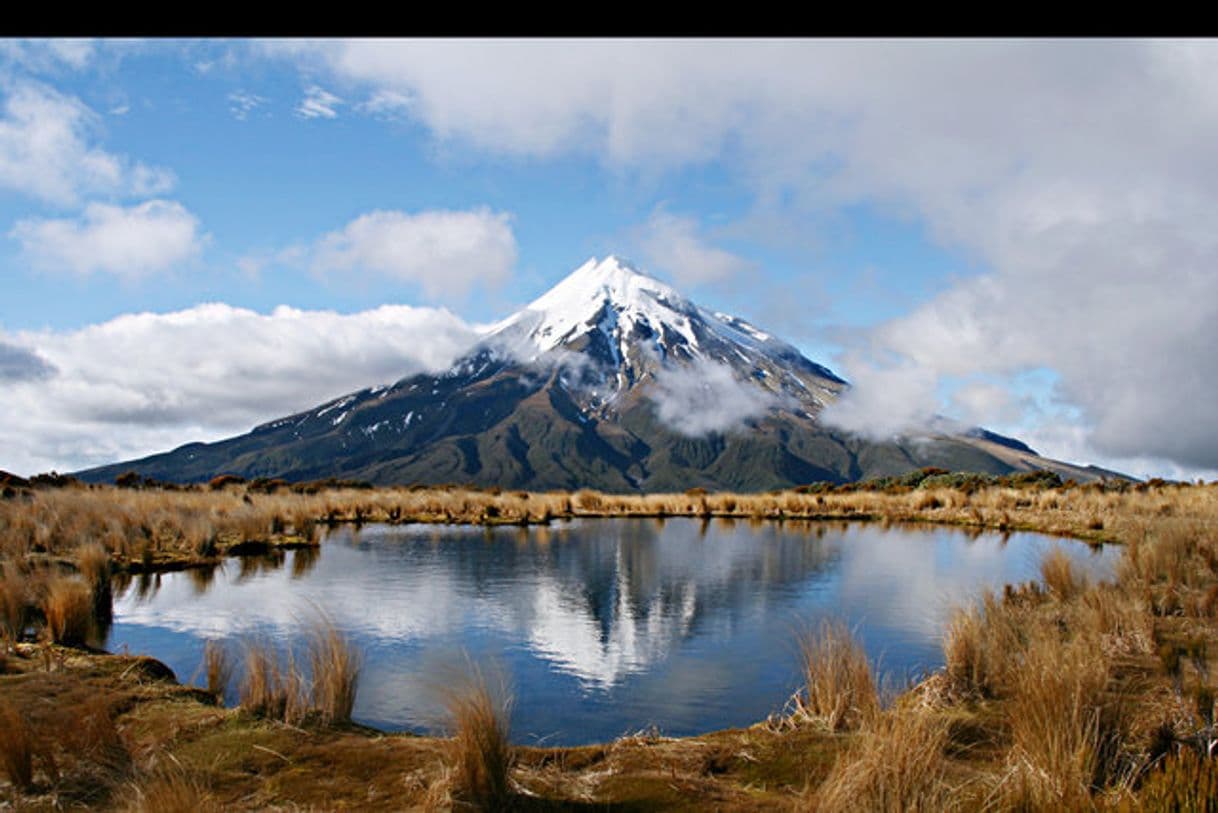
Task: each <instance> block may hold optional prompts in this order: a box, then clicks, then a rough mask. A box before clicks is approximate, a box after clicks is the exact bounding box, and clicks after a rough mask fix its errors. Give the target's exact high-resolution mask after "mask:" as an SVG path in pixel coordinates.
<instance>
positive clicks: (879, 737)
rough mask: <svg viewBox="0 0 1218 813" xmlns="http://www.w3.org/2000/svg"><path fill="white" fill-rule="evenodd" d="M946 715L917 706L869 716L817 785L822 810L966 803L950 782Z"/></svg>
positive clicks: (933, 808) (930, 809)
mask: <svg viewBox="0 0 1218 813" xmlns="http://www.w3.org/2000/svg"><path fill="white" fill-rule="evenodd" d="M947 743H948V724H947V721H946V719H945V718H943V717H941V716H938V715H936V714H934V713H933V712H929V711H924V710H919V709H903V710H892V711H888V712H884V713H883V714H877V715H874V716H872V717H871V718H870V719H869V720H868V721H867V723H866V724H865V725H864V726H863V728H862V730H861V731H860V732H859V733H858V734H857V735H856V739H855V740H854V742H853V743H852V744H851V745H850V747H849V748H848V749H847V750H846V752H845V753H844V754H843V755H842V756H841V757H840V758H839V759H838V761H837V763H836V764H835V765H834V767H833V770H832V771H831V772H830V774H829V776H828V777H827V778H826V779H825V781H824V783H823V784H822V785H821V786H820V788H819V789H818V790H817V792H816V795H815V799H814V809H816V810H821V811H829V812H833V811H856V810H874V811H892V813H903V812H904V811H911V812H916V811H926V812H927V813H934V812H937V811H946V810H957V809H964V807H965V806H964V804H963V803H962V801H961V800H960V799H959V797H958V796H957V795H956V793H955V788H953V787H952V785H951V784H950V783H949V782H948V770H947V760H946V758H945V757H944V748H945V747H946V746H947Z"/></svg>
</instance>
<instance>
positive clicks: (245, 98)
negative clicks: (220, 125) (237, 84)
mask: <svg viewBox="0 0 1218 813" xmlns="http://www.w3.org/2000/svg"><path fill="white" fill-rule="evenodd" d="M264 104H266V99H265V98H264V97H262V96H259V95H258V94H257V93H250V92H249V91H245V90H235V91H233V92H232V93H230V94H228V112H229V113H231V114H232V116H233V118H235V119H236V120H237V121H245V120H246V119H247V118H249V115H250V113H253V112H254V111H255V110H257V109H258V108H259V107H262V106H263V105H264Z"/></svg>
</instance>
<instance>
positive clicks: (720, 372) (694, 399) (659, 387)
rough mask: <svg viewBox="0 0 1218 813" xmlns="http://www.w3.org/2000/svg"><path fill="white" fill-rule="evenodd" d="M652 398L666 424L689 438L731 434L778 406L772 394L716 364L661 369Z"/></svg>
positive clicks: (703, 363) (722, 365)
mask: <svg viewBox="0 0 1218 813" xmlns="http://www.w3.org/2000/svg"><path fill="white" fill-rule="evenodd" d="M649 397H650V398H651V399H652V400H653V401H654V402H655V405H656V416H657V417H658V418H659V419H660V420H661V421H662V422H663V423H665V424H667V425H668V427H669V428H671V429H673V430H675V431H677V432H680V433H681V434H683V435H688V436H690V437H700V436H702V435H706V434H709V433H711V432H730V431H731V430H733V429H738V428H740V427H741V426H743V425H744V422H745V421H747V420H748V419H750V418H756V417H759V416H761V415H764V414H765V413H766V412H767V411H769V410H770V409H771V408H773V407H775V406H778V404H779V401H778V399H777V397H776V396H775V395H774V394H773V393H771V392H769V391H768V390H764V389H762V388H761V387H758V386H754V385H752V384H750V383H748V382H746V381H740V380H739V379H737V378H736V375H735V373H733V372H732V368H731V366H730V365H727V364H721V363H719V362H715V361H702V362H699V363H697V364H691V365H688V366H682V367H670V368H666V369H664V370H662V371H661V372H660V373H658V374H657V376H656V383H655V389H654V390H652V391H651V393H649Z"/></svg>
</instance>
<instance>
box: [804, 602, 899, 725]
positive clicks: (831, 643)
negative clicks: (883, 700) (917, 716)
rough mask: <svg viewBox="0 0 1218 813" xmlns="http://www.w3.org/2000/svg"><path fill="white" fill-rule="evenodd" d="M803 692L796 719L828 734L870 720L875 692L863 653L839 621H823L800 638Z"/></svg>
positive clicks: (876, 697)
mask: <svg viewBox="0 0 1218 813" xmlns="http://www.w3.org/2000/svg"><path fill="white" fill-rule="evenodd" d="M799 648H800V655H801V657H802V661H803V675H804V690H803V692H802V693H801V694H800V695H798V696H797V701H796V702H797V712H796V716H797V717H801V718H804V719H808V720H813V721H815V722H817V723H818V724H821V725H823V726H825V727H826V728H828V729H829V730H830V731H841V730H845V729H850V728H855V727H857V726H858V725H860V724H861V723H863V722H865V721H867V720H868V719H870V718H871V717H874V716H875V715H876V714H877V713H878V712H879V708H880V700H879V693H878V690H877V688H876V682H875V678H874V677H873V675H872V673H871V664H870V663H869V662H868V661H867V653H866V652H865V651H864V650H863V647H862V646H861V645H860V644H859V643H858V642H857V641H856V640H855V638H854V635H853V634H852V633H851V632H850V629H849V628H848V627H847V626H846V625H845V623H843V622H842V621H831V620H828V619H826V620H824V621H822V622H821V624H820V626H819V627H818V628H817V629H816V630H815V632H812V633H807V634H804V635H803V636H801V638H800V641H799Z"/></svg>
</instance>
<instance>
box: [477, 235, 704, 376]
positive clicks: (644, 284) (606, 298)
mask: <svg viewBox="0 0 1218 813" xmlns="http://www.w3.org/2000/svg"><path fill="white" fill-rule="evenodd" d="M696 312H697V309H696V307H695V306H693V305H692V304H691V303H690V302H689V301H688V300H686V299H685V298H684V297H683V296H681V294H679V293H678V292H677V291H676V289H674V288H673V287H671V286H670V285H667V284H665V283H663V282H661V281H659V280H657V279H655V278H654V277H650V276H648V275H646V274H644V273H642V272H641V271H639V270H638V269H637V268H635V267H634V266H632V265H631V264H630V263H629V262H628V261H626V260H623V259H621V258H620V257H617V256H614V255H610V256H608V257H606V258H605V259H603V260H598V259H596V258H593V259H590V260H588V261H587V262H586V263H584V264H583V265H581V266H580V267H579V268H577V269H575V270H574V271H573V272H571V273H570V274H569V275H568V276H567V277H566V278H564V279H563V280H562V281H561V282H559V283H558V284H557V285H555V286H554V287H553V288H551V289H550V290H549V291H546V292H545V293H544V294H542V295H541V296H539V297H538V298H537V299H535V300H533V302H531V303H530V304H529V305H528V306H527V307H525V308H524V309H523V310H521V311H519V312H517V313H515V314H513V315H512V316H510V317H508V318H507V319H505V320H504V321H502V322H500V323H499V324H498V325H495V326H494V328H493V330H492V334H491V335H500V336H519V335H520V334H521V333H523V334H524V335H525V336H527V338H528V339H529V344H531V345H532V349H533V350H534V352H535V353H537V354H541V353H545V352H548V351H550V350H553V349H554V348H556V347H559V346H560V345H563V344H567V343H569V342H571V341H572V340H574V339H576V338H577V337H579V336H581V335H583V334H586V333H588V332H590V331H592V330H595V329H597V328H600V329H601V330H602V331H604V332H606V333H610V334H617V335H615V336H614V338H617V339H620V338H622V337H623V336H625V335H630V334H631V332H632V330H634V329H635V328H636V327H637V326H640V325H641V326H643V327H644V332H645V333H647V334H649V335H657V336H659V335H661V334H662V333H663V332H664V328H665V327H667V329H668V330H669V331H671V332H676V333H677V334H679V335H681V336H682V337H683V338H684V339H685V340H686V341H688V342H689V343H690V344H691V345H693V346H695V347H696V346H697V337H696V336H695V335H694V332H693V330H692V329H691V327H690V318H691V317H692V316H694V315H695V314H696ZM615 343H617V342H615ZM622 349H623V350H624V348H622Z"/></svg>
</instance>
